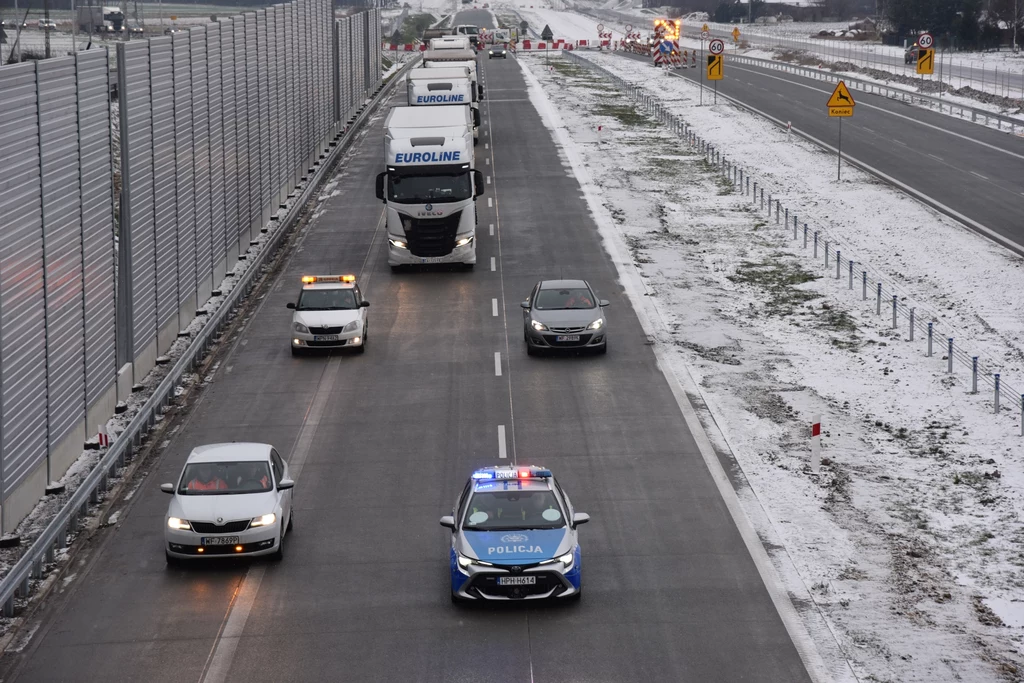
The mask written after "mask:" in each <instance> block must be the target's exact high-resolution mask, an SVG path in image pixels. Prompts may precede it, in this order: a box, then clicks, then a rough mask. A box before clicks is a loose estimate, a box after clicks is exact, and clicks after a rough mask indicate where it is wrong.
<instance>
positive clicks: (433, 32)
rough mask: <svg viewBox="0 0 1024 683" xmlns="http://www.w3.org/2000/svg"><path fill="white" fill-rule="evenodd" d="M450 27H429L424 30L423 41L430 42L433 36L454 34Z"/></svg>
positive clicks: (441, 36) (440, 36)
mask: <svg viewBox="0 0 1024 683" xmlns="http://www.w3.org/2000/svg"><path fill="white" fill-rule="evenodd" d="M452 33H453V31H452V29H450V28H428V29H424V30H423V42H424V43H430V39H431V38H443V37H445V36H450V35H452Z"/></svg>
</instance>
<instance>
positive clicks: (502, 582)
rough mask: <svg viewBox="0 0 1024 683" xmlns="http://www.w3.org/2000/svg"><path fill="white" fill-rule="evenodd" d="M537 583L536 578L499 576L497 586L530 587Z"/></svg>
mask: <svg viewBox="0 0 1024 683" xmlns="http://www.w3.org/2000/svg"><path fill="white" fill-rule="evenodd" d="M535 583H537V577H536V576H499V577H498V585H499V586H532V585H534V584H535Z"/></svg>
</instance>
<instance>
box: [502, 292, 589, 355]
mask: <svg viewBox="0 0 1024 683" xmlns="http://www.w3.org/2000/svg"><path fill="white" fill-rule="evenodd" d="M520 305H521V306H522V307H523V337H524V339H525V340H526V353H527V355H530V356H532V355H534V354H536V353H537V352H538V351H540V350H549V349H576V350H579V349H593V350H595V351H597V352H598V353H605V352H607V351H608V320H607V318H605V316H604V311H603V310H602V309H603V308H604V307H605V306H607V305H608V302H607V301H606V300H604V299H598V298H597V296H596V295H595V294H594V290H593V289H592V288H591V287H590V285H589V284H588V283H587V282H586V280H541V281H540V282H538V283H537V284H536V285H535V286H534V288H533V291H532V292H530V297H529V298H528V299H526V301H524V302H523V303H522V304H520Z"/></svg>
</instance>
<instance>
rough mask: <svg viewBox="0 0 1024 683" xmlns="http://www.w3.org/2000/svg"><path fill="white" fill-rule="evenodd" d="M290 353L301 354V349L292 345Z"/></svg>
mask: <svg viewBox="0 0 1024 683" xmlns="http://www.w3.org/2000/svg"><path fill="white" fill-rule="evenodd" d="M292 355H293V356H301V355H302V349H300V348H298V347H295V346H293V347H292Z"/></svg>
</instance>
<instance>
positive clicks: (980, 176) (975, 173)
mask: <svg viewBox="0 0 1024 683" xmlns="http://www.w3.org/2000/svg"><path fill="white" fill-rule="evenodd" d="M971 175H976V176H978V177H979V178H981V179H982V180H988V178H986V177H985V176H983V175H981V174H980V173H978V172H977V171H971Z"/></svg>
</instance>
